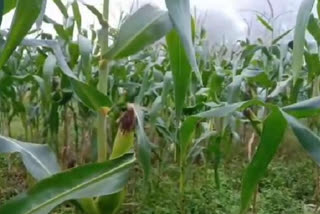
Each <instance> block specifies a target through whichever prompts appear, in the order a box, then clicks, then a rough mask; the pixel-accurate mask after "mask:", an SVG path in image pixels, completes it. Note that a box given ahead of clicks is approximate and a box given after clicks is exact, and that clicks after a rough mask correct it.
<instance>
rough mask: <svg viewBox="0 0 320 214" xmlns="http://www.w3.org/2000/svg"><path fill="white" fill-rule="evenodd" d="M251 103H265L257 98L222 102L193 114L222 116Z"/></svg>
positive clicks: (203, 116)
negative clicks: (219, 104) (222, 103)
mask: <svg viewBox="0 0 320 214" xmlns="http://www.w3.org/2000/svg"><path fill="white" fill-rule="evenodd" d="M252 105H265V104H264V103H263V102H262V101H259V100H249V101H244V102H238V103H233V104H224V105H221V106H218V107H215V108H212V109H211V110H208V111H205V112H200V113H198V114H196V115H194V116H195V117H199V118H222V117H227V116H229V115H230V114H232V113H234V112H236V111H238V110H242V109H245V108H247V107H249V106H252Z"/></svg>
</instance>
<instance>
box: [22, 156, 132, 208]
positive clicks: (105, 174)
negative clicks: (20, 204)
mask: <svg viewBox="0 0 320 214" xmlns="http://www.w3.org/2000/svg"><path fill="white" fill-rule="evenodd" d="M133 162H134V159H132V160H130V161H129V162H125V163H123V164H121V165H120V166H118V167H116V168H114V169H112V170H110V171H108V172H106V173H103V174H102V175H100V176H97V177H96V178H93V179H91V180H89V181H88V182H84V183H81V184H79V185H77V186H75V187H74V188H72V189H71V190H68V191H65V192H63V193H61V194H59V195H58V196H56V197H53V198H52V199H49V200H48V201H46V202H44V203H42V204H40V205H39V206H38V207H35V208H33V209H32V210H30V211H28V212H27V213H26V214H32V213H34V212H36V211H37V210H40V209H41V208H45V207H46V206H47V205H48V204H50V203H52V202H55V201H58V200H59V199H60V198H63V197H64V196H66V195H68V194H71V193H72V192H75V191H77V190H79V189H81V188H84V187H87V186H89V185H90V184H92V183H95V182H99V181H100V180H103V179H104V178H105V177H106V176H108V175H111V174H113V173H114V172H115V171H117V170H119V169H121V168H122V167H125V166H126V165H130V164H132V163H133Z"/></svg>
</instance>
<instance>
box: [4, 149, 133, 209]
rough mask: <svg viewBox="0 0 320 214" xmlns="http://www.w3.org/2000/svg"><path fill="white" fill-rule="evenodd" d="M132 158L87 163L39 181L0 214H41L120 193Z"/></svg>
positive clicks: (131, 163)
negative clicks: (74, 200) (72, 201)
mask: <svg viewBox="0 0 320 214" xmlns="http://www.w3.org/2000/svg"><path fill="white" fill-rule="evenodd" d="M134 161H135V158H134V156H133V155H132V154H128V155H125V156H123V157H121V158H118V159H115V160H112V161H108V162H104V163H98V164H90V165H86V166H82V167H77V168H74V169H72V170H70V171H66V172H63V173H59V174H56V175H54V176H52V177H50V178H47V179H45V180H42V181H40V182H39V183H38V184H36V185H35V186H34V187H33V188H32V189H31V190H30V191H28V192H27V193H26V194H22V195H20V197H17V198H15V199H13V200H11V201H10V202H8V203H7V204H6V205H4V206H2V207H0V212H1V213H4V214H9V213H15V214H45V213H49V212H50V211H51V210H52V209H53V208H54V207H56V206H57V205H59V204H61V203H63V202H65V201H68V200H72V199H82V198H89V197H96V196H102V195H109V194H112V193H116V192H119V191H121V190H122V188H123V186H124V185H125V184H126V183H127V181H128V176H129V170H130V168H131V167H132V165H133V163H134Z"/></svg>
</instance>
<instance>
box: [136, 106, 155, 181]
mask: <svg viewBox="0 0 320 214" xmlns="http://www.w3.org/2000/svg"><path fill="white" fill-rule="evenodd" d="M133 107H134V112H135V115H136V118H137V123H138V124H137V127H136V135H137V144H138V145H137V147H138V148H137V149H138V160H139V162H140V164H141V165H142V167H143V170H144V174H145V179H146V180H147V179H148V178H149V175H150V172H151V145H150V140H149V138H148V136H147V135H146V133H145V131H144V114H143V111H142V109H141V108H140V107H139V106H138V105H133Z"/></svg>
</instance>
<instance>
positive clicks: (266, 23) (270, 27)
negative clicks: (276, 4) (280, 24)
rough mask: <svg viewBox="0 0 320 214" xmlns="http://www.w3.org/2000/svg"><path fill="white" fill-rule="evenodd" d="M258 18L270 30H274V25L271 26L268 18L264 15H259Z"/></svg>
mask: <svg viewBox="0 0 320 214" xmlns="http://www.w3.org/2000/svg"><path fill="white" fill-rule="evenodd" d="M257 19H258V21H259V22H260V23H261V24H262V25H263V26H264V27H265V28H266V29H267V30H269V31H271V32H273V27H272V26H271V24H269V23H268V21H267V20H265V19H264V18H263V17H262V16H260V15H257Z"/></svg>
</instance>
